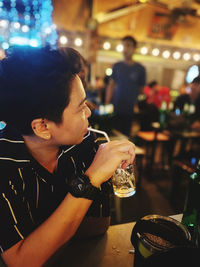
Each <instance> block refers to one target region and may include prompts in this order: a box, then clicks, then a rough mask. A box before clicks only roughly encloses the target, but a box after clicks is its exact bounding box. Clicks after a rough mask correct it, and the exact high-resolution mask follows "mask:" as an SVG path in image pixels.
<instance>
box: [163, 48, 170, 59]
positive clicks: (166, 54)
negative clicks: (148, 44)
mask: <svg viewBox="0 0 200 267" xmlns="http://www.w3.org/2000/svg"><path fill="white" fill-rule="evenodd" d="M162 56H163V57H164V58H169V57H170V52H169V50H165V51H163V53H162Z"/></svg>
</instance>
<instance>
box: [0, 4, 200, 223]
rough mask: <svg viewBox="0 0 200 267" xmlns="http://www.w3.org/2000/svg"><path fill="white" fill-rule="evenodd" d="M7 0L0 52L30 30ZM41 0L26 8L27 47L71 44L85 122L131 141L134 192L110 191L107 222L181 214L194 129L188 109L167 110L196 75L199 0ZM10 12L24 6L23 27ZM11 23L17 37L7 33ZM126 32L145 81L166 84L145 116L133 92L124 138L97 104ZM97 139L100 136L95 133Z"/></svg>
mask: <svg viewBox="0 0 200 267" xmlns="http://www.w3.org/2000/svg"><path fill="white" fill-rule="evenodd" d="M8 2H9V1H7V2H6V1H3V0H1V1H0V4H1V7H6V8H7V9H2V10H4V11H2V12H4V14H3V13H1V14H2V16H1V21H0V38H1V39H0V43H1V49H0V57H1V58H3V57H4V56H5V51H6V49H8V47H9V46H10V45H12V44H18V45H21V44H22V45H23V44H24V43H26V42H27V39H26V37H27V32H29V30H30V29H29V28H28V26H27V25H28V21H29V20H28V16H29V15H30V12H31V11H30V10H29V9H28V8H22V7H20V4H19V3H18V2H17V1H11V2H12V4H13V5H14V6H13V7H12V8H11V6H10V7H9V6H8ZM43 4H44V5H43V6H42V5H41V6H39V2H37V1H36V3H35V7H34V8H33V15H34V19H35V21H36V23H35V25H36V28H37V30H38V32H39V29H40V31H41V32H40V40H38V39H36V38H35V39H34V38H33V37H31V38H32V39H31V40H29V41H30V45H32V46H39V45H43V44H45V42H47V41H48V42H50V43H51V44H52V45H53V46H57V47H65V46H69V47H73V48H75V49H76V50H78V51H79V52H80V53H81V55H82V56H83V57H84V58H85V60H86V83H87V84H86V88H85V89H86V94H87V97H88V100H89V101H90V102H92V103H93V104H94V107H93V109H92V116H91V118H90V123H91V126H92V127H93V128H96V129H99V130H103V131H105V132H106V133H108V135H109V136H110V138H111V139H117V138H128V139H130V140H131V141H132V142H134V143H135V144H136V146H137V151H136V161H135V166H134V171H135V176H136V180H137V188H136V194H135V195H134V196H132V197H129V198H121V199H120V200H119V198H118V197H116V196H115V195H114V194H113V195H112V197H111V215H112V216H111V224H113V225H115V224H120V223H125V222H129V221H135V220H137V219H138V218H140V217H142V216H144V215H147V214H160V215H172V214H177V213H181V212H182V211H183V207H184V200H185V196H186V189H187V184H188V177H189V175H190V173H191V172H193V171H194V168H195V166H196V163H197V160H198V153H196V154H195V155H192V156H191V158H190V159H189V160H188V158H184V156H183V155H184V153H185V152H187V151H190V150H191V149H192V146H195V145H197V144H198V143H199V141H200V131H196V132H194V131H192V130H191V129H189V128H188V127H186V124H187V121H188V118H189V115H188V114H189V112H188V113H187V111H186V112H185V113H187V114H186V115H184V114H183V113H181V114H180V110H173V104H174V101H175V100H176V98H177V97H178V96H179V95H180V94H184V93H186V94H187V93H188V90H189V87H190V83H191V81H192V80H193V79H194V78H195V77H196V76H198V75H199V64H200V63H199V62H200V35H199V28H200V1H199V0H181V1H180V0H177V1H175V0H115V1H106V0H93V1H92V0H76V1H73V0H67V1H66V0H59V1H56V0H53V1H52V6H51V1H44V3H43ZM37 5H38V6H37ZM15 7H17V8H15ZM9 8H10V9H9ZM20 8H21V9H20ZM37 8H38V10H37ZM39 8H40V9H39ZM42 8H43V9H42ZM5 10H7V13H8V17H9V20H8V21H9V23H10V24H9V25H8V23H7V24H6V20H5V19H3V15H4V18H5V17H6V15H7V14H6V13H5ZM42 10H43V11H44V10H46V11H45V12H46V13H43V14H46V15H45V16H46V17H43V18H42V19H41V16H42V15H41V14H42ZM11 11H12V12H14V13H12V14H14V15H15V16H16V18H17V16H18V18H19V17H20V15H19V14H16V13H17V12H18V13H20V12H22V13H23V12H24V14H21V16H22V15H24V16H26V19H27V20H25V21H27V25H23V26H22V25H20V24H19V23H18V22H14V18H15V17H14V18H13V22H12V21H11V19H10V17H11ZM40 11H41V14H40ZM34 12H35V13H34ZM25 13H26V14H25ZM11 23H13V25H11ZM42 23H43V24H42ZM45 23H46V24H45ZM12 27H14V29H15V31H16V32H17V33H18V35H14V34H13V29H12ZM8 29H9V30H8ZM19 33H20V34H21V36H20V34H19ZM126 35H130V36H133V37H134V38H136V40H137V42H138V44H137V48H136V51H135V53H134V55H133V59H134V61H136V62H139V63H141V64H142V65H143V66H144V67H145V70H146V86H147V85H148V84H149V83H151V82H152V81H156V83H157V84H158V85H159V88H167V90H168V94H169V98H170V100H169V101H168V100H167V101H168V102H167V106H165V105H164V108H162V107H161V105H160V106H158V107H157V108H156V109H157V112H155V114H151V116H149V115H148V114H147V113H148V111H147V110H145V107H144V105H145V103H146V96H145V94H144V92H143V90H141V91H140V93H139V95H138V103H137V105H136V106H135V107H134V109H135V110H134V112H135V117H134V120H133V123H132V128H131V134H130V136H126V135H123V134H122V133H121V132H119V131H117V130H116V129H114V128H113V126H112V122H113V116H114V110H113V106H112V104H110V105H108V104H105V90H106V86H107V82H108V80H109V77H110V76H111V75H112V66H113V64H114V63H115V62H117V61H120V60H122V51H123V46H122V44H121V39H122V38H123V37H124V36H126ZM20 38H21V39H20ZM161 114H162V116H164V117H163V118H164V124H163V122H162V124H161V121H160V119H161ZM163 114H164V115H163ZM178 130H179V131H178ZM99 140H100V142H104V141H106V140H104V139H103V138H102V137H99ZM182 149H184V150H185V151H184V152H182ZM181 155H182V156H181Z"/></svg>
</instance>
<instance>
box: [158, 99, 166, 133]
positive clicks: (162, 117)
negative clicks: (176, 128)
mask: <svg viewBox="0 0 200 267" xmlns="http://www.w3.org/2000/svg"><path fill="white" fill-rule="evenodd" d="M166 111H167V103H166V102H165V101H162V103H161V107H160V110H159V112H160V128H161V129H164V128H165V124H166Z"/></svg>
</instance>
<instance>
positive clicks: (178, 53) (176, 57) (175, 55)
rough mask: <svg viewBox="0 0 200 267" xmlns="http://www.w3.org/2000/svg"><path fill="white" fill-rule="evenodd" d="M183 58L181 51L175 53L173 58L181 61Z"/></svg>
mask: <svg viewBox="0 0 200 267" xmlns="http://www.w3.org/2000/svg"><path fill="white" fill-rule="evenodd" d="M180 57H181V53H180V52H179V51H175V52H174V53H173V58H174V59H176V60H177V59H179V58H180Z"/></svg>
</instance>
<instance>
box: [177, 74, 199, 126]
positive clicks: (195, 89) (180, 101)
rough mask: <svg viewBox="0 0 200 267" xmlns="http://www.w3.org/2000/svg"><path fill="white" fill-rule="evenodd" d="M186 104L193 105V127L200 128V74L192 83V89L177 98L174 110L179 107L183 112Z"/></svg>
mask: <svg viewBox="0 0 200 267" xmlns="http://www.w3.org/2000/svg"><path fill="white" fill-rule="evenodd" d="M185 104H188V105H189V106H190V105H193V106H194V110H193V114H191V115H190V118H191V128H192V129H194V130H195V129H197V130H199V129H200V76H198V77H196V78H194V79H193V81H192V82H191V84H190V91H189V92H188V90H187V93H185V94H182V95H180V96H178V97H177V98H176V100H175V101H174V110H176V109H177V108H179V109H180V112H181V113H182V112H183V110H184V106H185Z"/></svg>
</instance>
